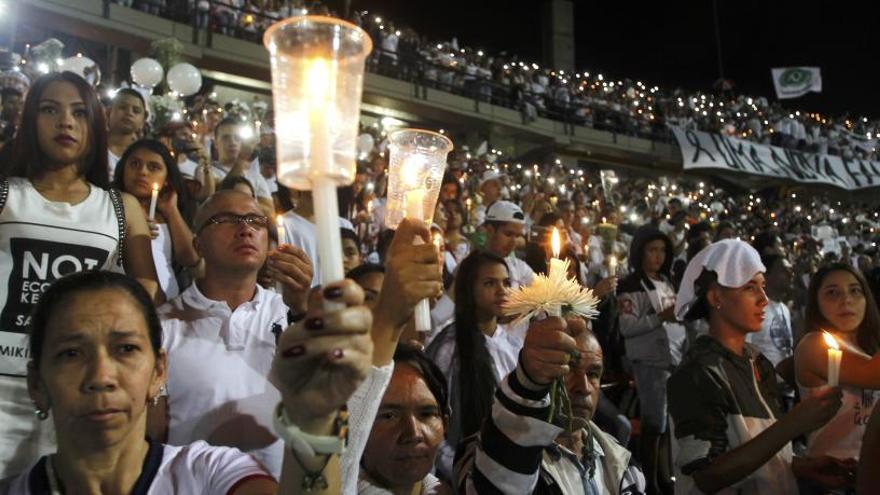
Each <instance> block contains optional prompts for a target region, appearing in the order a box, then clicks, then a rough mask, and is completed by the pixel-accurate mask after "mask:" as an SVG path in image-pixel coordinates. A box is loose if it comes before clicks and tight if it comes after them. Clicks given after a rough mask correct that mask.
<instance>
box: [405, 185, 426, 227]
mask: <svg viewBox="0 0 880 495" xmlns="http://www.w3.org/2000/svg"><path fill="white" fill-rule="evenodd" d="M426 193H427V191H426V190H425V189H422V188H419V189H413V190H411V191H407V192H406V193H405V196H406V205H405V207H406V208H405V211H406V213H405V216H406V217H407V218H414V219H416V220H421V221H424V220H425V219H424V216H425V215H424V213H425V194H426Z"/></svg>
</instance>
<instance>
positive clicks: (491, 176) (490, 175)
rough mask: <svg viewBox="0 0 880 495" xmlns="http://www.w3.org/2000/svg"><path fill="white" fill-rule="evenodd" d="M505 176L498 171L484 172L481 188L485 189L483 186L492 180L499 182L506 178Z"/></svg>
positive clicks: (481, 178)
mask: <svg viewBox="0 0 880 495" xmlns="http://www.w3.org/2000/svg"><path fill="white" fill-rule="evenodd" d="M504 175H505V174H502V173H501V172H498V171H496V170H486V171H485V172H483V176H482V177H480V184H479V187H483V184H485V183H486V182H488V181H490V180H498V179H500V178H502V177H504Z"/></svg>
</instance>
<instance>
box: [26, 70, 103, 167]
mask: <svg viewBox="0 0 880 495" xmlns="http://www.w3.org/2000/svg"><path fill="white" fill-rule="evenodd" d="M38 109H39V111H38V112H37V142H38V143H39V145H40V150H41V151H42V152H43V154H44V155H45V156H46V158H47V159H48V160H49V161H50V162H51V163H53V164H60V165H67V164H70V163H76V162H78V161H80V160H83V159H84V158H85V156H86V155H87V154H88V152H89V148H90V145H89V141H90V139H91V138H92V136H90V135H89V120H88V115H87V112H86V103H85V101H83V98H82V96H80V94H79V91H78V90H77V89H76V86H74V85H73V84H71V83H69V82H66V81H55V82H52V83H49V85H48V86H46V89H45V90H44V91H43V94H42V95H40V101H39V106H38Z"/></svg>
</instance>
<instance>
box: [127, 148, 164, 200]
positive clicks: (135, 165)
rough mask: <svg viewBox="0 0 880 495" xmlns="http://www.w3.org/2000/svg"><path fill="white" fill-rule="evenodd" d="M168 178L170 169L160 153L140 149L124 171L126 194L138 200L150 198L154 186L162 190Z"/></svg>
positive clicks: (132, 155)
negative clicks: (166, 166)
mask: <svg viewBox="0 0 880 495" xmlns="http://www.w3.org/2000/svg"><path fill="white" fill-rule="evenodd" d="M167 178H168V169H167V168H165V162H164V161H162V156H161V155H159V154H158V153H155V152H153V151H150V150H148V149H146V148H140V149H138V150H137V151H135V152H134V153H132V154H131V156H129V157H128V160H126V162H125V168H124V169H123V171H122V185H123V187H124V188H125V192H127V193H129V194H131V195H133V196H134V197H136V198H149V197H150V195H151V194H152V192H153V184H158V185H159V189H160V190H161V189H162V188H163V187H164V186H165V181H166V179H167Z"/></svg>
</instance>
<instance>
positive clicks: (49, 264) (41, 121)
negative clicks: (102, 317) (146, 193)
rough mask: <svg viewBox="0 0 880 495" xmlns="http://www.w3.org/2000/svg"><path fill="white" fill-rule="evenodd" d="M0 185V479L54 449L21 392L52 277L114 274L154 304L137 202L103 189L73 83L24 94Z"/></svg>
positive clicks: (92, 106) (87, 94)
mask: <svg viewBox="0 0 880 495" xmlns="http://www.w3.org/2000/svg"><path fill="white" fill-rule="evenodd" d="M12 155H13V158H12V162H11V163H9V164H8V167H7V172H8V175H7V176H8V179H3V180H0V267H2V268H0V279H2V282H0V283H2V286H3V287H9V288H15V290H14V291H9V290H4V291H0V308H2V310H0V343H2V345H3V346H4V347H5V348H7V349H10V350H11V351H12V352H10V353H4V355H3V356H2V357H0V478H2V477H4V476H5V475H8V474H12V473H14V472H17V471H19V470H21V469H23V468H24V467H25V466H27V465H28V464H29V463H30V462H32V461H33V460H35V459H36V458H37V457H39V456H40V455H41V454H44V453H46V452H47V451H49V450H50V449H51V448H52V447H53V444H54V439H53V432H52V429H51V427H48V426H47V425H46V424H45V423H40V422H39V421H37V420H36V418H34V415H33V409H32V408H31V406H30V401H29V400H28V397H27V393H26V386H25V378H24V377H25V373H26V365H27V346H28V333H27V326H28V323H29V321H30V316H29V315H30V313H31V310H32V308H33V307H34V305H35V304H36V302H37V301H38V300H39V298H40V294H41V293H42V292H43V290H45V288H46V287H48V286H49V284H50V283H51V282H52V281H54V280H55V279H57V278H60V277H61V276H62V275H65V274H67V273H70V272H74V271H82V270H89V269H117V270H118V269H120V268H124V269H125V271H126V273H128V274H129V275H130V276H132V277H134V278H135V279H136V280H137V281H138V282H140V283H141V285H143V286H144V288H145V289H146V290H147V291H148V292H149V293H150V294H151V296H152V297H154V298H157V299H161V297H162V296H161V291H160V290H159V286H158V282H157V278H156V269H155V266H154V265H153V259H152V255H151V253H150V231H149V227H148V226H147V222H146V219H145V218H144V213H143V210H142V209H141V207H140V205H139V204H138V201H137V199H135V198H134V197H133V196H131V195H128V194H124V193H122V194H120V193H118V192H115V191H112V190H108V189H107V186H108V183H109V180H108V177H107V130H106V125H105V123H104V110H103V108H102V107H101V104H100V102H99V101H98V98H97V96H96V94H95V92H94V90H93V89H92V87H91V86H90V85H89V84H88V83H87V82H86V81H85V80H84V79H82V78H81V77H79V76H77V75H75V74H73V73H70V72H63V73H54V74H48V75H46V76H43V77H41V78H40V79H38V80H37V81H36V82H35V83H34V85H33V86H32V87H31V89H30V91H29V92H28V96H27V100H26V101H25V104H24V111H23V114H22V119H21V126H20V127H19V130H18V132H17V135H16V140H15V142H14V144H13V147H12Z"/></svg>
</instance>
